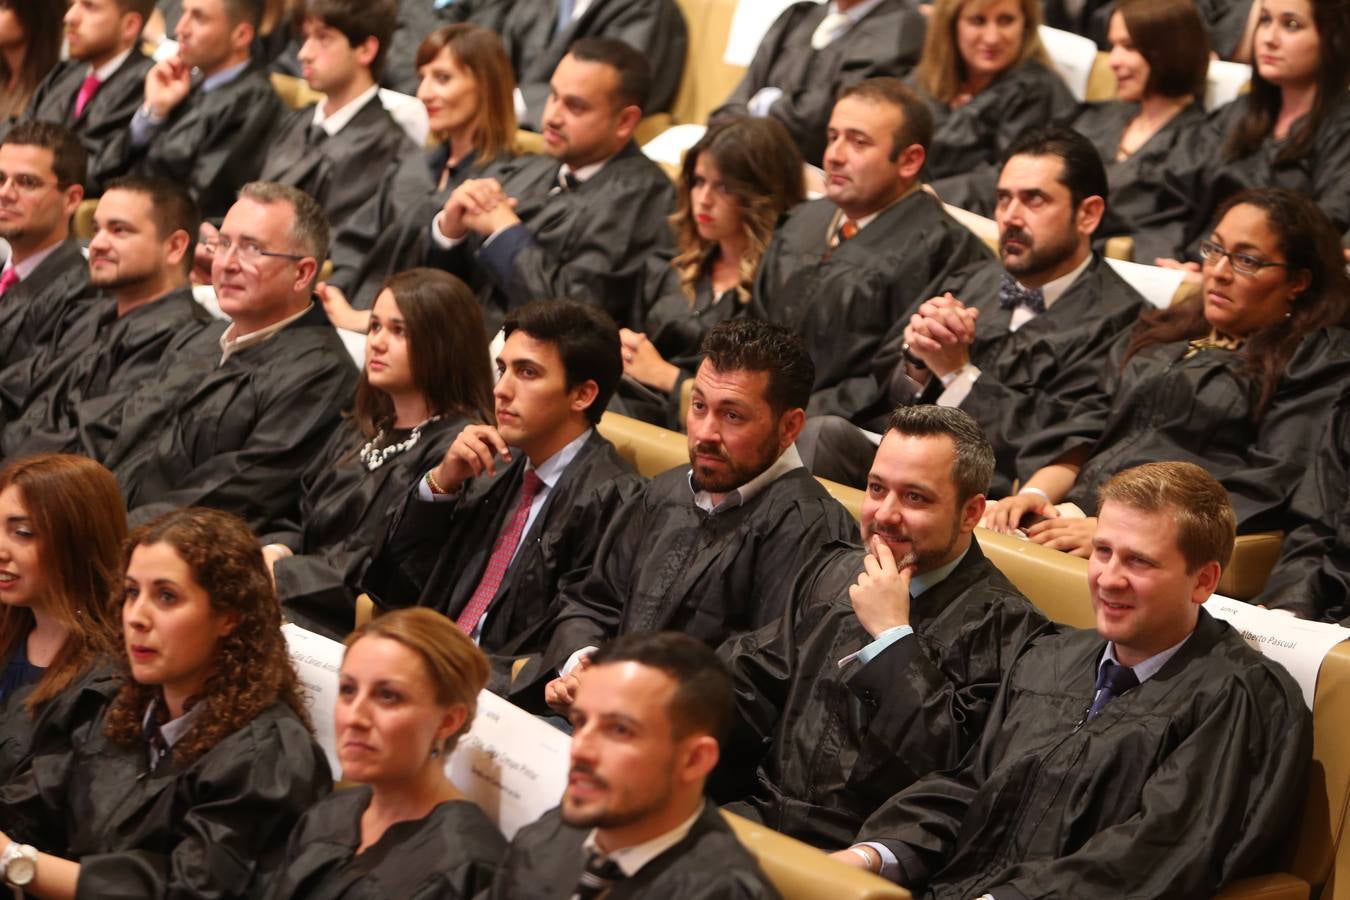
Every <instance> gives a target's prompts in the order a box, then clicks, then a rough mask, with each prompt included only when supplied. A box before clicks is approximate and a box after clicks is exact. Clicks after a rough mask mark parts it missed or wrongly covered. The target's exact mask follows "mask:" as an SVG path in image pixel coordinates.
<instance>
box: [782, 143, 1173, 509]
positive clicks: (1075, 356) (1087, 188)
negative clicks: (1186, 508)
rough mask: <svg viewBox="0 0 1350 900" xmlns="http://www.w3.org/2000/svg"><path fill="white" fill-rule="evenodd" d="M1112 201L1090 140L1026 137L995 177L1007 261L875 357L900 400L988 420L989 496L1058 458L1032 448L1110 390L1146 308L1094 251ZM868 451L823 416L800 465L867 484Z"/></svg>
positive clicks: (943, 290)
mask: <svg viewBox="0 0 1350 900" xmlns="http://www.w3.org/2000/svg"><path fill="white" fill-rule="evenodd" d="M1106 192H1107V180H1106V171H1105V169H1104V168H1103V166H1102V161H1101V158H1100V157H1099V156H1098V155H1097V151H1096V150H1095V149H1094V148H1093V146H1092V143H1091V142H1090V141H1088V140H1087V138H1085V137H1083V136H1082V135H1080V134H1078V133H1077V132H1076V131H1073V130H1072V129H1069V128H1066V127H1062V126H1050V127H1047V128H1044V129H1036V130H1033V131H1030V132H1027V133H1025V134H1023V135H1022V136H1021V137H1020V138H1019V139H1018V140H1017V141H1015V142H1014V143H1013V144H1012V145H1011V146H1010V147H1009V148H1008V151H1007V153H1006V154H1005V156H1004V164H1003V170H1002V172H1001V173H1000V175H999V182H998V208H997V210H996V212H995V217H996V220H997V222H998V227H999V256H1000V257H1001V264H1000V263H999V262H994V261H989V262H987V263H981V264H978V265H975V266H969V267H966V268H964V269H962V270H960V271H957V272H953V273H951V274H950V275H949V276H947V278H946V279H945V280H944V281H941V282H938V283H935V284H934V287H935V288H936V291H935V294H937V296H934V297H933V298H932V299H930V300H927V301H926V302H924V303H923V304H922V305H921V306H919V307H918V309H917V310H914V311H913V313H914V314H913V315H912V316H905V317H903V318H902V319H901V320H900V321H899V322H898V323H897V324H896V326H895V327H894V328H892V329H891V335H890V337H889V338H888V339H887V342H886V346H885V347H884V348H883V350H882V352H881V353H879V354H878V356H877V368H878V372H879V373H888V374H887V375H886V379H887V383H886V391H887V396H888V399H889V400H890V401H891V402H893V403H937V404H938V405H940V406H955V407H959V408H960V409H963V410H965V411H966V412H968V413H969V414H970V415H971V416H972V417H973V418H974V419H975V421H976V422H978V423H979V425H980V428H981V429H983V431H984V433H985V435H986V436H987V437H988V438H989V440H990V442H991V443H992V444H993V446H994V454H995V459H996V465H995V473H996V474H995V478H994V481H993V484H992V487H991V491H990V494H991V496H993V497H996V498H998V497H1005V496H1007V495H1008V494H1009V493H1011V492H1012V485H1013V483H1014V482H1015V481H1016V480H1018V479H1021V480H1023V481H1025V480H1026V479H1027V478H1029V477H1030V476H1031V474H1032V473H1033V472H1035V471H1036V470H1037V469H1038V468H1040V467H1041V466H1042V465H1045V464H1046V463H1048V462H1050V461H1051V460H1050V459H1048V458H1045V457H1044V456H1043V455H1042V456H1037V455H1035V454H1034V453H1033V452H1031V451H1029V450H1026V448H1024V444H1025V438H1026V437H1027V436H1028V435H1035V434H1037V433H1038V432H1039V431H1040V430H1041V429H1043V428H1045V427H1047V426H1049V425H1053V424H1056V423H1058V422H1060V421H1062V420H1063V419H1064V418H1065V417H1067V416H1068V414H1069V411H1070V410H1071V409H1072V408H1073V406H1074V404H1075V403H1078V402H1079V401H1081V400H1082V399H1083V398H1084V397H1086V396H1088V395H1093V394H1096V393H1097V392H1098V391H1099V390H1100V388H1099V385H1098V379H1099V376H1100V375H1101V371H1102V367H1103V366H1104V365H1105V360H1106V357H1107V355H1108V353H1109V351H1110V348H1111V346H1112V344H1113V343H1114V342H1115V341H1116V339H1117V338H1118V337H1119V336H1120V335H1121V334H1122V333H1124V332H1125V331H1126V330H1128V329H1129V328H1130V327H1132V326H1133V325H1134V322H1135V320H1136V319H1137V318H1138V316H1139V313H1140V311H1141V310H1143V309H1145V308H1147V306H1146V302H1147V301H1145V299H1144V298H1143V297H1142V296H1141V295H1140V294H1139V292H1138V291H1136V290H1135V289H1134V288H1133V287H1131V286H1130V285H1129V284H1127V283H1126V282H1125V280H1124V279H1122V278H1121V277H1120V276H1119V275H1117V274H1116V272H1115V270H1114V269H1112V268H1111V267H1110V266H1109V265H1107V263H1106V261H1105V260H1103V259H1102V258H1101V257H1100V256H1098V255H1096V254H1094V253H1093V252H1092V246H1091V241H1092V235H1093V233H1094V231H1095V230H1096V228H1097V226H1098V224H1099V223H1100V222H1101V220H1102V215H1103V213H1104V211H1105V203H1106V200H1105V197H1106ZM872 447H873V444H872V442H871V441H869V440H868V439H867V438H866V436H865V435H863V434H862V433H861V432H860V431H858V429H857V428H855V427H852V426H850V425H849V424H848V423H846V422H842V421H840V420H838V419H834V420H829V419H822V420H813V421H811V422H809V423H808V425H807V429H806V437H805V439H804V440H803V458H804V459H805V460H806V462H807V465H808V466H810V467H811V470H812V471H813V472H815V473H816V474H817V475H820V476H822V477H824V478H833V479H835V480H838V481H842V482H844V483H846V484H854V485H861V484H862V483H863V481H864V479H865V478H866V472H867V464H868V462H869V461H870V458H871V452H872ZM1024 451H1025V452H1024Z"/></svg>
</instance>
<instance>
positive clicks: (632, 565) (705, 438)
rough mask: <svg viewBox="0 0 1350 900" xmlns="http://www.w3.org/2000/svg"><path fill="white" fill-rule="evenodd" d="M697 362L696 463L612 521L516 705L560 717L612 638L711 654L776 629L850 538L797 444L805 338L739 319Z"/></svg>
mask: <svg viewBox="0 0 1350 900" xmlns="http://www.w3.org/2000/svg"><path fill="white" fill-rule="evenodd" d="M703 352H704V359H703V362H702V364H701V365H700V366H699V369H698V374H697V375H696V376H695V382H694V388H693V399H692V401H691V402H690V405H689V414H688V416H687V418H686V424H687V430H688V432H689V463H690V465H689V466H688V467H686V466H678V467H676V468H674V469H671V470H670V471H668V472H664V473H662V474H661V475H658V476H657V477H656V478H654V479H652V481H651V482H650V483H649V484H648V485H647V487H646V489H645V490H644V491H643V492H642V493H641V494H640V495H638V496H637V497H635V498H633V499H632V500H630V501H628V503H626V504H625V505H624V506H623V508H622V509H621V510H620V511H619V513H618V514H617V515H616V516H615V517H614V519H613V521H611V522H610V523H609V526H608V528H607V529H606V530H605V534H604V537H603V538H602V539H601V542H600V548H599V550H598V551H597V552H596V557H595V562H594V564H593V565H592V567H591V570H590V572H589V573H588V574H587V575H586V577H585V578H584V579H582V580H580V581H579V582H578V583H576V584H573V585H571V586H570V587H568V588H567V589H566V590H565V591H564V597H563V609H562V612H561V613H560V614H559V615H558V617H557V619H556V620H555V622H554V624H553V628H552V637H551V638H550V640H549V643H548V648H547V650H545V651H544V654H543V656H542V658H536V659H534V660H532V661H531V663H530V665H529V666H527V667H526V668H525V669H524V670H523V671H522V672H521V675H520V677H519V678H517V684H516V688H515V690H514V692H513V699H515V700H516V701H517V702H519V703H521V704H522V705H524V706H526V707H528V708H536V709H537V708H538V707H539V697H538V696H537V694H538V689H539V687H541V686H542V687H544V696H543V700H544V702H545V703H547V704H548V705H549V706H550V707H552V708H553V709H554V710H556V711H558V712H565V711H566V710H567V708H568V707H569V706H570V705H571V703H572V700H573V699H574V698H575V696H576V686H577V684H578V683H579V682H580V681H581V680H584V673H585V671H586V663H585V662H584V659H585V657H586V656H588V655H589V654H590V652H591V651H592V650H594V649H595V648H596V647H598V646H599V645H600V644H603V643H604V642H605V641H606V640H608V639H609V638H611V637H613V636H615V635H621V634H631V633H634V632H644V631H657V630H662V629H671V630H674V631H682V632H684V633H686V634H688V635H691V636H692V637H696V638H698V639H700V640H702V641H703V642H704V643H706V644H708V645H709V646H711V647H716V646H718V645H719V644H721V643H722V642H723V641H725V640H726V639H727V638H729V637H731V636H733V635H735V634H739V633H741V632H744V631H749V630H751V629H754V628H761V627H763V626H765V625H767V624H769V623H770V622H775V621H777V620H778V618H779V617H780V616H781V615H782V613H783V609H784V605H785V603H786V601H787V597H788V594H789V592H790V589H791V586H792V582H793V577H794V575H795V574H796V571H797V568H798V567H799V566H800V565H801V562H802V560H803V559H805V558H808V557H809V555H810V554H812V553H814V552H815V551H816V549H817V548H818V547H820V546H821V545H822V544H826V543H828V542H830V541H832V540H841V539H844V538H847V537H849V536H850V535H852V534H853V533H854V530H855V528H856V526H855V525H854V522H853V519H852V517H850V516H849V514H848V512H847V511H846V510H845V509H844V508H843V506H841V505H840V504H839V503H838V501H836V500H834V499H833V498H832V497H830V495H829V494H828V493H826V492H825V488H824V487H822V486H821V484H820V482H818V481H816V480H815V479H814V478H813V477H811V473H809V472H807V471H806V469H805V468H803V467H802V464H801V459H800V457H799V456H798V455H797V449H796V447H795V445H794V443H793V442H794V441H795V440H796V438H797V434H798V432H800V431H801V426H802V421H803V419H804V418H805V413H804V412H803V409H802V407H803V406H804V405H805V403H806V398H807V396H808V392H809V390H810V386H811V379H812V366H811V358H810V357H809V356H807V354H806V350H805V348H804V347H803V346H802V343H801V340H800V339H798V338H797V337H796V336H795V335H793V334H792V333H791V332H789V331H788V330H787V329H785V328H783V327H782V326H781V325H773V324H771V323H768V322H762V321H759V320H756V319H749V318H738V319H732V320H730V321H728V322H723V323H721V324H719V325H717V326H715V327H714V328H712V329H711V330H710V331H709V332H708V334H707V336H706V337H705V338H704V342H703ZM544 682H547V684H544Z"/></svg>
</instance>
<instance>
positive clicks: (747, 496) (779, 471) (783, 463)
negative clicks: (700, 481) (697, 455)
mask: <svg viewBox="0 0 1350 900" xmlns="http://www.w3.org/2000/svg"><path fill="white" fill-rule="evenodd" d="M801 467H802V457H801V454H799V453H798V452H797V445H796V444H789V445H788V448H787V449H786V450H784V451H783V452H782V453H780V454H779V455H778V459H776V460H774V462H773V465H771V466H769V467H768V468H767V469H765V470H764V471H763V472H760V473H759V474H758V475H756V476H755V477H754V478H751V479H750V480H749V481H747V482H746V483H745V484H743V485H741V486H740V487H738V488H736V489H734V490H732V491H729V492H727V493H726V494H725V495H723V497H722V502H721V503H719V504H717V505H716V506H714V505H713V499H712V494H710V493H708V492H707V491H700V490H699V489H698V488H696V487H694V470H693V468H690V469H689V490H691V491H693V493H694V505H695V506H697V507H698V508H699V509H701V510H703V511H704V512H706V513H718V512H721V511H723V510H727V509H733V508H735V507H737V506H744V505H745V504H747V503H749V502H750V501H751V500H753V499H755V497H756V496H757V495H758V494H759V493H760V492H761V491H763V490H764V489H765V488H766V487H768V486H769V485H771V484H773V483H774V482H775V481H777V480H778V479H779V478H780V477H782V476H783V475H786V474H787V473H788V472H791V471H792V470H793V469H800V468H801Z"/></svg>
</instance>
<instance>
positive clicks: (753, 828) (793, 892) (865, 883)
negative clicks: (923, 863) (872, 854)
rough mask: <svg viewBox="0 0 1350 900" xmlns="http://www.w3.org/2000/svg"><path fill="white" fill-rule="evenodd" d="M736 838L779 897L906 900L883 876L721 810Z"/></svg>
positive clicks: (797, 899)
mask: <svg viewBox="0 0 1350 900" xmlns="http://www.w3.org/2000/svg"><path fill="white" fill-rule="evenodd" d="M722 816H723V817H724V818H725V819H726V820H727V824H728V825H730V826H731V830H732V831H734V832H736V837H737V838H738V839H739V840H740V842H741V843H742V844H743V845H744V846H745V849H747V850H749V851H750V852H751V853H753V854H754V855H755V858H756V859H757V860H759V864H760V866H761V867H763V869H764V874H765V875H768V876H769V880H770V881H772V882H773V886H774V887H776V888H778V893H780V894H782V895H783V900H909V897H910V893H909V891H907V890H905V889H904V888H902V887H900V886H899V885H895V884H891V883H890V882H889V881H886V880H885V879H883V878H879V877H878V876H876V875H872V874H870V873H868V872H863V871H861V870H859V869H854V868H851V867H849V866H846V865H844V864H843V863H840V862H836V861H835V860H832V859H830V858H829V857H827V856H825V855H824V854H822V853H821V852H820V851H819V850H817V849H816V848H814V847H812V846H810V845H808V844H803V843H802V842H801V841H799V840H797V839H795V838H790V837H788V836H787V835H785V834H779V833H778V832H776V831H774V830H773V829H771V828H766V827H764V826H763V825H760V824H759V823H757V822H751V821H750V820H749V819H745V818H742V817H741V816H738V815H736V814H735V813H729V812H726V811H725V810H723V812H722Z"/></svg>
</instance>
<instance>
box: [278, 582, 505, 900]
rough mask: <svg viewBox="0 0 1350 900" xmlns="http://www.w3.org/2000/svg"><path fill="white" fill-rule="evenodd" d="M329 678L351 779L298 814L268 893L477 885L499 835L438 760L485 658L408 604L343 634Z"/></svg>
mask: <svg viewBox="0 0 1350 900" xmlns="http://www.w3.org/2000/svg"><path fill="white" fill-rule="evenodd" d="M338 677H339V681H338V701H337V709H336V714H335V716H334V718H335V723H336V730H337V735H336V739H337V745H338V758H339V759H341V760H342V771H343V775H344V776H345V777H346V778H347V779H349V780H351V781H357V782H360V783H361V785H362V786H361V787H358V788H352V789H350V790H342V791H338V792H337V793H335V794H333V795H332V796H330V797H328V798H327V799H326V800H323V801H321V802H320V803H319V804H318V805H316V806H315V807H314V808H313V809H311V810H310V811H309V812H307V813H305V815H304V816H303V817H302V818H301V819H300V822H299V824H298V825H296V827H295V830H294V831H293V832H292V833H291V839H290V843H289V846H288V847H287V849H286V865H285V868H284V869H283V870H282V871H281V872H280V873H279V875H278V877H277V878H276V879H275V880H274V881H273V883H272V884H271V890H270V891H269V892H268V893H267V894H266V896H267V898H268V900H385V898H391V897H397V898H399V900H433V898H436V900H460V898H468V897H473V896H475V895H477V894H478V892H479V891H481V890H483V889H485V888H487V887H488V886H489V885H491V883H492V877H493V874H494V873H495V872H496V869H497V865H498V863H499V862H500V860H501V858H502V856H503V855H504V854H505V852H506V840H505V839H504V838H503V837H502V836H501V834H500V833H499V832H498V831H497V828H496V826H495V825H493V823H492V821H491V820H490V819H488V817H487V816H486V815H484V813H483V811H482V810H481V809H479V808H478V807H477V806H476V805H475V804H474V803H473V802H472V801H469V800H467V799H465V797H464V795H463V794H461V793H460V792H459V791H458V790H457V789H456V788H455V786H454V785H453V784H451V783H450V780H449V779H448V778H446V775H445V761H446V757H447V756H448V755H449V754H450V752H451V751H452V750H453V749H454V746H455V744H456V742H457V741H458V740H459V738H460V735H462V734H463V733H464V732H465V731H467V730H468V728H469V725H470V724H471V723H472V722H473V716H474V710H475V708H476V707H477V703H478V694H479V692H481V691H482V690H483V686H484V685H485V684H486V683H487V677H488V663H487V657H485V656H484V655H483V653H482V651H480V650H479V649H478V648H477V647H476V646H474V643H473V641H471V640H470V639H469V638H468V637H467V636H465V634H464V633H463V632H462V631H460V630H459V629H458V628H457V627H456V626H455V625H454V623H452V622H451V621H450V620H449V619H447V618H446V617H445V616H443V615H441V614H440V613H438V612H436V611H434V610H431V609H426V608H425V607H412V608H409V609H399V610H394V611H393V612H389V613H385V614H384V615H382V616H380V617H378V618H376V619H374V620H372V621H371V622H369V623H367V624H366V625H363V626H362V627H360V628H358V629H357V630H356V631H355V632H353V633H352V635H351V636H350V637H349V638H347V653H346V656H345V657H344V658H343V660H342V671H341V673H340V675H339V676H338Z"/></svg>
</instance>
